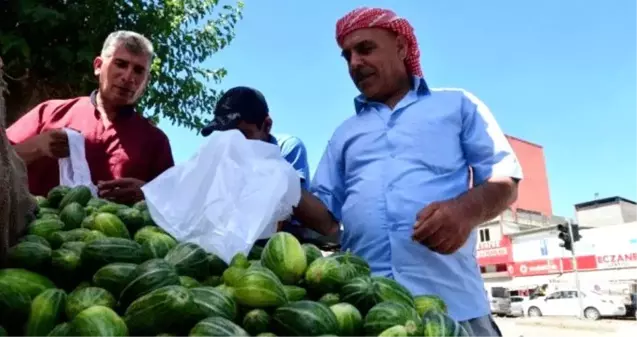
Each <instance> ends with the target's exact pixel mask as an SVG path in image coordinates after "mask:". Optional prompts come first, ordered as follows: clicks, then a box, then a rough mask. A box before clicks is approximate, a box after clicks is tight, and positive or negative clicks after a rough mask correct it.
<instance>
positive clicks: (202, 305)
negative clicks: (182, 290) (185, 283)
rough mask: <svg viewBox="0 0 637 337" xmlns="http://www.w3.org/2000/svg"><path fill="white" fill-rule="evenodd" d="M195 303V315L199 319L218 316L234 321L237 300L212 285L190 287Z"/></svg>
mask: <svg viewBox="0 0 637 337" xmlns="http://www.w3.org/2000/svg"><path fill="white" fill-rule="evenodd" d="M190 293H191V294H192V297H193V301H194V302H195V305H196V309H195V310H196V312H195V315H196V317H198V318H199V319H204V318H206V317H210V316H220V317H224V318H227V319H229V320H231V321H234V320H235V319H236V318H237V310H238V306H237V302H236V301H235V300H234V299H233V298H232V297H231V296H228V294H226V293H224V292H223V291H221V290H218V289H215V288H213V287H196V288H192V289H190Z"/></svg>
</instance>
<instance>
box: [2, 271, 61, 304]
mask: <svg viewBox="0 0 637 337" xmlns="http://www.w3.org/2000/svg"><path fill="white" fill-rule="evenodd" d="M0 283H2V285H0V288H2V286H5V285H13V286H15V287H16V288H18V289H19V290H20V292H22V293H24V294H26V295H28V296H29V297H30V298H35V297H36V296H38V295H39V294H40V293H41V292H43V291H45V290H47V289H50V288H55V284H54V283H53V282H51V280H49V279H48V278H46V277H45V276H42V275H40V274H37V273H34V272H32V271H28V270H26V269H20V268H7V269H0Z"/></svg>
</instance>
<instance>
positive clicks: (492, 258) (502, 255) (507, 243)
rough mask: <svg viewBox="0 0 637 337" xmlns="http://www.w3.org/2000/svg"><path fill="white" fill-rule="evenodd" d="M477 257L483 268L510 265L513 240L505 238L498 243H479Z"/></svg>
mask: <svg viewBox="0 0 637 337" xmlns="http://www.w3.org/2000/svg"><path fill="white" fill-rule="evenodd" d="M476 257H477V258H478V263H479V264H480V265H481V266H487V265H496V264H507V263H510V262H511V260H512V251H511V240H510V239H509V238H508V237H507V236H503V237H502V239H501V240H500V241H496V242H478V245H477V250H476Z"/></svg>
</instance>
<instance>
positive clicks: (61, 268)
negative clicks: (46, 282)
mask: <svg viewBox="0 0 637 337" xmlns="http://www.w3.org/2000/svg"><path fill="white" fill-rule="evenodd" d="M81 265H82V260H81V258H80V253H78V252H77V251H75V250H70V249H66V248H60V249H56V250H54V251H53V254H52V255H51V267H53V268H52V269H53V270H55V275H53V276H56V277H57V278H56V280H59V279H66V280H68V281H70V280H72V279H73V278H75V277H77V276H79V275H78V274H77V273H78V272H79V270H80V267H81Z"/></svg>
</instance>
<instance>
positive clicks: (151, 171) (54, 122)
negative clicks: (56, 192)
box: [7, 92, 174, 196]
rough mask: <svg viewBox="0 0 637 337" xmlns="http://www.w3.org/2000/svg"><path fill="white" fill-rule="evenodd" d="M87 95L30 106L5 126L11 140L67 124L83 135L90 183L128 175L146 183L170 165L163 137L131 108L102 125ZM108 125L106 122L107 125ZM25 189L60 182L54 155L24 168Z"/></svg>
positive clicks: (42, 189) (40, 190)
mask: <svg viewBox="0 0 637 337" xmlns="http://www.w3.org/2000/svg"><path fill="white" fill-rule="evenodd" d="M104 124H105V123H104V122H103V121H102V119H101V117H100V113H99V111H98V110H97V109H96V104H95V92H94V93H93V94H92V95H91V96H90V97H86V96H85V97H78V98H73V99H68V100H50V101H46V102H44V103H41V104H40V105H38V106H36V107H35V108H33V109H32V110H31V111H29V112H28V113H27V114H26V115H24V116H22V118H20V119H19V120H18V121H17V122H15V123H14V124H13V125H11V127H9V128H8V129H7V136H8V138H9V140H10V141H11V143H13V144H17V143H21V142H23V141H25V140H27V139H29V138H31V137H33V136H36V135H38V134H40V133H42V132H44V131H47V130H51V129H60V128H65V127H66V128H71V129H75V130H77V131H79V132H81V133H82V135H83V136H84V138H85V150H86V161H87V162H88V166H89V168H90V170H91V178H92V180H93V183H95V184H97V182H98V181H106V180H112V179H116V178H124V177H131V178H137V179H140V180H143V181H150V180H152V179H154V178H155V177H157V176H158V175H160V174H161V173H162V172H164V171H165V170H166V169H168V168H170V167H172V166H173V165H174V161H173V157H172V152H171V149H170V143H169V141H168V137H166V134H164V132H163V131H161V130H160V129H158V128H157V127H155V126H153V125H152V124H151V123H150V122H149V121H148V120H147V119H145V118H144V117H142V116H141V115H140V114H139V113H137V112H135V111H134V109H133V108H130V109H125V110H123V111H121V113H120V115H118V117H117V118H116V119H115V120H114V121H113V122H112V124H110V125H109V126H105V125H104ZM106 124H108V123H106ZM27 170H28V175H29V190H30V192H31V193H32V194H34V195H42V196H45V195H46V194H47V193H48V192H49V190H51V189H52V188H53V187H55V186H57V185H59V182H60V173H59V169H58V161H57V159H52V158H40V159H38V160H36V161H34V162H33V163H31V164H30V165H29V166H28V167H27Z"/></svg>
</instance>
